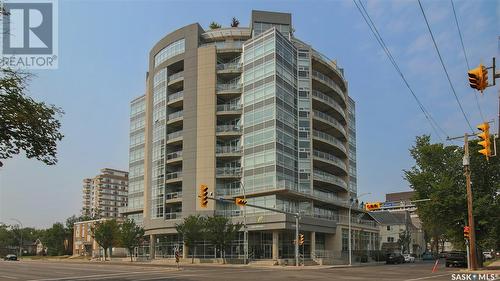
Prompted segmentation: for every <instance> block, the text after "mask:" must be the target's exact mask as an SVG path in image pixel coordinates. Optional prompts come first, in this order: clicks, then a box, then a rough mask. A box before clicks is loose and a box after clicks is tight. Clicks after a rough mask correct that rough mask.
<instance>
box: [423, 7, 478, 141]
mask: <svg viewBox="0 0 500 281" xmlns="http://www.w3.org/2000/svg"><path fill="white" fill-rule="evenodd" d="M417 1H418V5H419V6H420V11H421V12H422V15H423V16H424V20H425V24H426V25H427V29H428V30H429V33H430V35H431V39H432V42H433V43H434V48H435V49H436V52H437V54H438V57H439V61H440V62H441V66H442V67H443V70H444V73H445V74H446V78H447V79H448V83H449V84H450V87H451V90H452V92H453V95H454V96H455V100H456V101H457V103H458V107H459V108H460V111H461V112H462V115H463V116H464V118H465V121H466V122H467V125H468V126H469V128H470V130H471V132H472V133H473V134H474V129H473V128H472V125H471V124H470V122H469V118H468V117H467V114H465V111H464V108H463V107H462V103H461V102H460V100H459V99H458V95H457V92H456V91H455V87H453V83H451V79H450V75H449V74H448V69H447V68H446V66H445V64H444V61H443V57H442V56H441V52H440V51H439V48H438V46H437V43H436V40H435V38H434V34H433V33H432V30H431V26H430V25H429V21H428V20H427V16H426V15H425V11H424V7H422V3H421V2H420V0H417Z"/></svg>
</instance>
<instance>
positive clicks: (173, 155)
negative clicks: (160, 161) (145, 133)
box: [166, 150, 182, 161]
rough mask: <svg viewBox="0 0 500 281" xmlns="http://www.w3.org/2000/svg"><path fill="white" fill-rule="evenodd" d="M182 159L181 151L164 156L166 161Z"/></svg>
mask: <svg viewBox="0 0 500 281" xmlns="http://www.w3.org/2000/svg"><path fill="white" fill-rule="evenodd" d="M181 157H182V150H179V151H176V152H172V153H169V154H167V155H166V158H167V161H168V160H172V159H177V158H181Z"/></svg>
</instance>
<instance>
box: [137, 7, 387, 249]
mask: <svg viewBox="0 0 500 281" xmlns="http://www.w3.org/2000/svg"><path fill="white" fill-rule="evenodd" d="M293 31H294V28H292V19H291V15H290V14H286V13H275V12H264V11H253V12H252V17H251V23H250V26H249V27H230V28H218V29H211V30H204V29H203V28H202V27H201V26H200V25H199V24H196V23H195V24H191V25H188V26H185V27H182V28H180V29H178V30H175V31H173V32H172V33H170V34H168V35H166V36H165V37H164V38H162V39H161V40H160V41H159V42H158V43H157V44H156V45H155V46H154V47H153V48H152V50H151V52H150V57H149V71H148V76H147V85H146V86H147V87H146V88H147V90H146V95H145V108H146V110H145V130H144V132H143V133H142V131H141V133H140V134H144V136H142V135H141V136H137V138H139V139H140V138H142V137H144V139H145V152H144V185H143V186H144V193H143V195H139V193H140V192H139V190H141V189H140V188H138V189H137V190H138V191H137V192H138V195H137V198H141V196H143V197H144V201H143V215H144V219H143V222H144V227H145V229H146V234H147V235H149V236H150V241H151V243H150V251H151V256H152V257H153V258H154V257H155V256H156V257H159V256H166V255H172V253H171V252H172V247H173V246H179V245H180V246H182V242H180V241H181V238H180V237H178V235H177V234H176V230H175V225H176V224H178V223H180V222H181V221H182V218H185V217H187V216H189V215H192V214H201V215H209V216H211V215H223V216H227V217H231V218H232V220H233V221H234V222H241V221H242V220H243V217H242V210H241V209H240V207H238V206H236V205H235V204H227V203H215V202H214V201H209V204H208V207H207V208H202V207H200V205H199V203H198V197H197V196H198V187H199V186H200V185H201V184H206V185H207V186H208V187H209V191H210V192H212V193H213V194H214V196H217V197H224V198H226V199H234V198H236V197H240V196H242V194H243V192H245V193H246V197H247V199H248V203H251V204H255V205H261V206H266V207H270V208H278V209H281V210H286V211H290V212H300V213H301V219H300V232H301V233H303V234H304V235H305V245H304V248H303V251H304V255H305V256H306V257H309V256H311V255H314V256H316V257H319V256H321V255H327V254H328V253H329V252H335V251H337V252H339V253H340V252H341V251H344V252H345V251H347V249H348V219H347V218H348V208H349V206H350V205H352V210H353V220H352V222H353V224H352V225H353V241H354V243H353V249H354V250H358V249H359V250H361V249H366V250H369V249H378V245H377V243H378V230H377V227H376V225H375V224H374V222H373V221H372V220H371V221H370V220H368V218H367V217H368V216H366V214H365V213H364V212H363V210H362V209H360V208H359V205H358V204H356V203H355V199H356V194H357V188H356V141H355V137H356V134H355V113H354V112H355V111H354V101H353V100H352V99H351V98H350V97H349V95H348V83H347V81H346V79H345V77H344V71H343V69H341V68H340V67H339V66H338V65H337V63H336V62H335V61H332V60H330V59H328V58H327V57H325V56H324V55H322V54H321V53H320V52H318V51H317V50H315V49H314V48H313V47H312V46H311V45H309V44H307V43H305V42H302V41H300V40H299V39H298V38H296V37H295V36H294V34H293ZM141 169H142V166H141ZM131 174H132V168H131ZM138 185H140V184H138ZM140 186H141V188H142V185H140ZM351 199H353V200H354V201H353V200H351ZM351 202H353V203H351ZM141 204H142V203H137V206H141V207H142V205H141ZM129 205H130V204H129ZM246 213H247V214H246V222H247V225H248V230H249V252H250V253H251V254H250V255H251V256H252V257H253V258H256V259H277V258H289V257H293V256H294V246H293V243H292V242H293V240H294V239H295V238H296V237H295V234H294V233H295V232H294V218H293V216H290V215H286V214H281V213H275V212H270V211H263V210H260V209H254V208H250V207H248V208H247V209H246ZM241 237H242V235H241V236H240V238H241ZM241 242H242V241H241V239H240V240H239V241H235V243H234V245H233V246H234V247H231V250H230V251H229V250H228V252H226V257H228V256H239V257H241V255H242V254H243V246H242V245H241ZM204 243H205V242H203V241H200V244H199V245H198V246H197V247H199V248H197V251H196V252H197V255H198V256H199V257H203V256H207V257H213V256H214V253H213V251H214V249H213V247H211V246H210V245H207V244H204ZM301 251H302V250H301Z"/></svg>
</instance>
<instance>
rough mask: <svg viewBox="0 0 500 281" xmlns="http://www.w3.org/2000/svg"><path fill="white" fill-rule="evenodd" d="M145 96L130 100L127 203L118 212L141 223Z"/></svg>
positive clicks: (142, 213) (138, 223) (142, 214)
mask: <svg viewBox="0 0 500 281" xmlns="http://www.w3.org/2000/svg"><path fill="white" fill-rule="evenodd" d="M145 102H146V96H145V95H142V96H140V97H137V98H135V99H133V100H132V101H131V102H130V135H129V136H130V147H129V175H128V203H127V206H124V207H121V209H119V210H120V213H122V214H123V215H124V216H126V217H127V218H130V219H132V220H134V221H135V223H136V224H137V225H142V224H143V216H144V212H143V209H144V136H145V123H146V103H145Z"/></svg>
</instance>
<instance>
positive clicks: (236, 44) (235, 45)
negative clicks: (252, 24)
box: [201, 41, 243, 49]
mask: <svg viewBox="0 0 500 281" xmlns="http://www.w3.org/2000/svg"><path fill="white" fill-rule="evenodd" d="M213 45H215V47H216V48H217V49H241V48H242V47H243V41H232V42H227V41H217V42H210V43H206V44H203V45H201V47H207V46H213Z"/></svg>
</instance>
